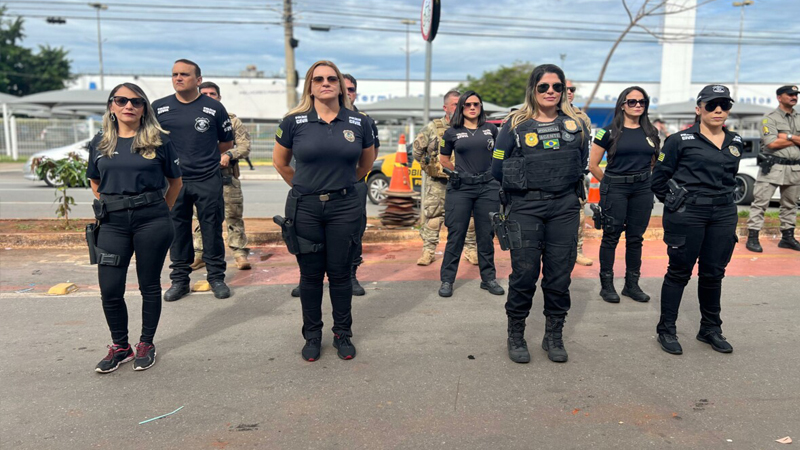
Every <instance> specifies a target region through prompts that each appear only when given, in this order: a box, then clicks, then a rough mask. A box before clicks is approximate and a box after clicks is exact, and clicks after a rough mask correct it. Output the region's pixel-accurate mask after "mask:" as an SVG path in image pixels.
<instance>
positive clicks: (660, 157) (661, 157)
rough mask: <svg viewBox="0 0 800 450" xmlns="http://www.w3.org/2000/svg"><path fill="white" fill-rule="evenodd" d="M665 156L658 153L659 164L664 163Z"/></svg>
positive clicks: (662, 153)
mask: <svg viewBox="0 0 800 450" xmlns="http://www.w3.org/2000/svg"><path fill="white" fill-rule="evenodd" d="M664 156H665V155H664V152H659V153H658V162H661V161H664Z"/></svg>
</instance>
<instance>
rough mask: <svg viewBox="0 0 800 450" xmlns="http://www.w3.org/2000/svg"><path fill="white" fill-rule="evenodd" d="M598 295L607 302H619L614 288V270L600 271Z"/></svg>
mask: <svg viewBox="0 0 800 450" xmlns="http://www.w3.org/2000/svg"><path fill="white" fill-rule="evenodd" d="M600 297H603V300H605V301H607V302H608V303H619V295H617V290H616V289H614V272H600Z"/></svg>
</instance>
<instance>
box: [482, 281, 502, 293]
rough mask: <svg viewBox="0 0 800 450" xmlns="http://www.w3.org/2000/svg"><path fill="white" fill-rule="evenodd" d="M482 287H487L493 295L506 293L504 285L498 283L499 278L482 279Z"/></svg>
mask: <svg viewBox="0 0 800 450" xmlns="http://www.w3.org/2000/svg"><path fill="white" fill-rule="evenodd" d="M481 289H485V290H487V291H489V293H490V294H493V295H503V294H505V293H506V291H505V290H504V289H503V287H502V286H500V285H499V284H497V280H490V281H481Z"/></svg>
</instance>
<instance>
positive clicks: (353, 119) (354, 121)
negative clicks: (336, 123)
mask: <svg viewBox="0 0 800 450" xmlns="http://www.w3.org/2000/svg"><path fill="white" fill-rule="evenodd" d="M349 119H350V123H351V124H353V125H358V126H361V117H350V118H349Z"/></svg>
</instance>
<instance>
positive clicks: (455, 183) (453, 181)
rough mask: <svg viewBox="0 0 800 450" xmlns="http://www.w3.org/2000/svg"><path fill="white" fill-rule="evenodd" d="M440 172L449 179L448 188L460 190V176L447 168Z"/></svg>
mask: <svg viewBox="0 0 800 450" xmlns="http://www.w3.org/2000/svg"><path fill="white" fill-rule="evenodd" d="M442 171H443V172H444V173H445V175H447V177H448V178H449V179H450V186H452V187H453V189H461V176H460V175H459V174H458V172H456V171H454V170H450V169H447V168H443V169H442Z"/></svg>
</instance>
